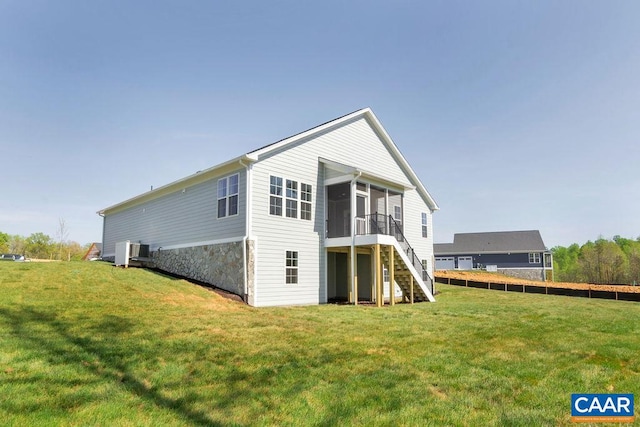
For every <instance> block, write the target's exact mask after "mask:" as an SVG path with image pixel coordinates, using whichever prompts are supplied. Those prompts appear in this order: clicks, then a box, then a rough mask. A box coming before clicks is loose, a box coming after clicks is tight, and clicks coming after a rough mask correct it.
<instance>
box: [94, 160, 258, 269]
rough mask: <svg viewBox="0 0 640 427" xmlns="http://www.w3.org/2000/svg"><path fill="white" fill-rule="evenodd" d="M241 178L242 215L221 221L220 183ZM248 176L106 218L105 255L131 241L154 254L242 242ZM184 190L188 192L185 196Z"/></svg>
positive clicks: (207, 184)
mask: <svg viewBox="0 0 640 427" xmlns="http://www.w3.org/2000/svg"><path fill="white" fill-rule="evenodd" d="M235 173H238V174H239V178H240V180H239V181H240V183H239V194H238V215H236V216H231V217H225V218H220V219H218V218H217V215H218V214H217V202H218V196H217V186H218V179H220V178H223V177H225V176H229V175H233V174H235ZM245 179H246V173H245V171H244V170H243V169H241V170H238V171H236V172H232V173H226V174H224V175H220V176H218V177H215V178H212V179H210V180H207V181H205V182H202V183H199V184H196V185H193V186H187V187H185V188H184V189H180V190H177V191H175V192H173V193H170V194H168V195H165V196H162V197H160V198H158V199H154V200H151V201H148V202H144V203H141V204H138V205H135V206H133V207H131V208H128V209H125V210H122V211H118V212H116V213H113V214H109V213H106V214H105V217H104V238H103V240H104V242H103V244H104V251H103V253H104V254H105V255H106V256H109V254H113V253H115V244H116V242H120V241H125V240H130V241H132V242H141V243H145V244H149V245H151V250H155V249H157V248H158V247H160V246H162V247H168V246H172V245H188V244H190V243H197V242H206V241H215V240H224V239H233V238H238V237H239V238H241V237H242V236H244V235H245V212H246V209H245V206H246V197H245V193H246V184H245ZM183 190H184V192H183Z"/></svg>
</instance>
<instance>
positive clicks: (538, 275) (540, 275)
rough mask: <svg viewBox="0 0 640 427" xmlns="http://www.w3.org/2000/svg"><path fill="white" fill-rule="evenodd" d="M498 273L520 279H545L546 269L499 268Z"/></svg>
mask: <svg viewBox="0 0 640 427" xmlns="http://www.w3.org/2000/svg"><path fill="white" fill-rule="evenodd" d="M498 273H502V274H504V275H506V276H512V277H517V278H519V279H527V280H539V281H544V280H545V277H544V270H543V269H541V268H498Z"/></svg>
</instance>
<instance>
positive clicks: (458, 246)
mask: <svg viewBox="0 0 640 427" xmlns="http://www.w3.org/2000/svg"><path fill="white" fill-rule="evenodd" d="M433 251H434V253H435V254H436V255H454V254H472V253H473V254H476V253H477V254H480V253H509V252H545V251H547V248H546V247H545V245H544V242H543V241H542V236H540V231H538V230H524V231H492V232H485V233H456V234H454V235H453V243H435V244H434V245H433Z"/></svg>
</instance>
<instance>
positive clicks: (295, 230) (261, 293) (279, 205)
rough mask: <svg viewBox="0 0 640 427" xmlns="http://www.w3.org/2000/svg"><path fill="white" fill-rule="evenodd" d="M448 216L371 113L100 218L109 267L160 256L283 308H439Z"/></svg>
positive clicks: (257, 301) (183, 270) (180, 270)
mask: <svg viewBox="0 0 640 427" xmlns="http://www.w3.org/2000/svg"><path fill="white" fill-rule="evenodd" d="M437 209H438V206H437V204H436V203H435V201H434V200H433V198H432V197H431V195H430V194H429V193H428V192H427V190H426V189H425V187H424V185H423V184H422V183H421V182H420V180H419V179H418V177H417V176H416V174H415V172H414V171H413V170H412V169H411V167H410V166H409V164H408V163H407V161H406V159H405V158H404V157H403V156H402V154H401V153H400V151H399V150H398V148H397V147H396V145H395V144H394V143H393V141H392V140H391V138H390V137H389V135H388V134H387V132H386V131H385V130H384V128H383V127H382V125H381V124H380V122H379V121H378V119H377V118H376V116H375V115H374V114H373V112H372V111H371V110H370V109H368V108H366V109H363V110H359V111H355V112H353V113H351V114H348V115H346V116H343V117H340V118H338V119H335V120H333V121H330V122H327V123H325V124H322V125H320V126H317V127H315V128H312V129H310V130H307V131H305V132H302V133H299V134H297V135H294V136H291V137H289V138H286V139H283V140H281V141H278V142H276V143H273V144H270V145H267V146H265V147H263V148H260V149H258V150H255V151H252V152H250V153H247V154H245V155H242V156H240V157H237V158H235V159H231V160H229V161H227V162H225V163H222V164H219V165H217V166H214V167H212V168H210V169H207V170H204V171H201V172H198V173H196V174H193V175H191V176H188V177H186V178H183V179H180V180H178V181H175V182H172V183H170V184H167V185H165V186H162V187H160V188H157V189H153V190H151V191H149V192H146V193H144V194H140V195H138V196H136V197H133V198H131V199H129V200H125V201H123V202H121V203H117V204H115V205H113V206H110V207H108V208H105V209H102V210H100V211H99V212H98V213H99V214H100V215H101V216H103V217H104V222H103V254H102V257H103V258H104V259H108V260H115V258H116V247H119V248H122V247H123V246H124V247H128V246H129V243H125V242H132V243H134V244H142V245H148V252H149V254H148V257H147V256H145V257H144V258H145V261H146V262H147V264H150V265H153V266H155V267H156V268H159V269H161V270H164V271H167V272H171V273H175V274H178V275H182V276H185V277H189V278H193V279H197V280H200V281H203V282H206V283H209V284H212V285H215V286H217V287H219V288H222V289H226V290H228V291H231V292H234V293H236V294H238V295H241V296H242V297H243V298H244V300H245V301H246V302H247V303H248V304H250V305H253V306H274V305H291V304H318V303H326V302H328V301H333V300H344V301H349V302H351V303H357V301H375V302H376V303H378V304H382V303H383V301H384V300H385V299H388V296H389V294H390V293H391V292H393V293H395V294H396V295H403V296H404V297H406V298H407V299H411V298H412V297H413V299H415V300H418V301H420V300H423V301H426V300H429V301H433V300H434V299H433V282H432V277H433V276H432V275H433V265H432V260H433V232H432V214H433V212H434V211H435V210H437ZM120 251H121V250H120ZM144 252H145V255H146V250H145V251H144ZM120 256H121V255H120ZM385 283H387V285H384V284H385ZM389 283H392V284H393V285H388V284H389ZM383 290H384V291H385V292H384V293H383ZM385 295H386V296H385ZM390 301H391V302H393V301H395V298H394V299H391V300H390Z"/></svg>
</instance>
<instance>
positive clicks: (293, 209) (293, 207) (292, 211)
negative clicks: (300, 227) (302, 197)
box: [287, 199, 298, 218]
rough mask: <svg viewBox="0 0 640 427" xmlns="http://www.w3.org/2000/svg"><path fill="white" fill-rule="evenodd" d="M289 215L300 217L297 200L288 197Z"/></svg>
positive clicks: (290, 216) (289, 216)
mask: <svg viewBox="0 0 640 427" xmlns="http://www.w3.org/2000/svg"><path fill="white" fill-rule="evenodd" d="M287 217H288V218H297V217H298V202H297V201H296V200H291V199H287Z"/></svg>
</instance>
